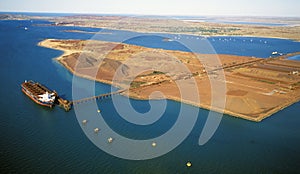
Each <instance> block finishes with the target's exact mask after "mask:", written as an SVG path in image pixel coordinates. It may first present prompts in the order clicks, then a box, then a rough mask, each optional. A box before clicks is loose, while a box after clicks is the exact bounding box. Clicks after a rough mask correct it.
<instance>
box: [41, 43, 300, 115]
mask: <svg viewBox="0 0 300 174" xmlns="http://www.w3.org/2000/svg"><path fill="white" fill-rule="evenodd" d="M39 45H40V46H44V47H48V48H52V49H58V50H62V51H64V54H63V55H62V56H60V57H59V58H57V60H58V61H59V62H60V63H61V64H62V65H64V66H65V67H66V68H67V69H68V70H70V71H71V72H72V73H74V74H76V75H79V76H82V77H85V78H89V79H94V80H97V81H100V82H104V83H108V84H112V85H115V86H118V87H121V88H125V89H126V88H129V91H128V92H127V95H128V96H129V97H132V98H137V99H142V100H144V99H145V100H148V99H160V98H168V99H172V100H176V101H180V102H184V103H188V104H192V105H195V106H199V107H201V108H205V109H209V110H214V111H218V112H222V111H224V112H225V113H226V114H229V115H232V116H236V117H240V118H244V119H247V120H251V121H261V120H262V119H264V118H266V117H268V116H271V115H272V114H273V113H276V112H277V111H279V110H281V109H283V108H285V107H287V106H289V105H291V104H293V103H295V102H297V101H299V99H300V75H299V72H300V62H298V61H290V60H285V58H286V57H287V56H288V55H286V56H281V57H276V58H270V59H260V58H251V57H243V56H234V55H207V54H194V53H189V52H181V51H170V50H162V49H152V48H145V47H141V46H135V45H128V44H122V43H113V42H103V41H82V40H51V39H48V40H44V41H42V42H41V43H39ZM295 54H297V53H295ZM156 91H160V92H161V93H163V95H161V93H156Z"/></svg>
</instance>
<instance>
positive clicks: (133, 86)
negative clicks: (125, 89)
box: [130, 81, 146, 88]
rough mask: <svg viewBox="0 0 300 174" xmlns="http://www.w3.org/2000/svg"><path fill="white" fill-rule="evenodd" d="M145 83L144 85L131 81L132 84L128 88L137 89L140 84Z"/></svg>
mask: <svg viewBox="0 0 300 174" xmlns="http://www.w3.org/2000/svg"><path fill="white" fill-rule="evenodd" d="M145 83H146V82H140V81H133V82H131V84H130V87H131V88H138V87H140V86H141V85H142V84H145Z"/></svg>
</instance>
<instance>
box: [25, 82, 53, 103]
mask: <svg viewBox="0 0 300 174" xmlns="http://www.w3.org/2000/svg"><path fill="white" fill-rule="evenodd" d="M21 87H22V91H23V92H24V93H25V94H26V95H27V96H28V97H29V98H30V99H31V100H33V101H34V102H35V103H37V104H39V105H42V106H46V107H50V108H52V107H53V105H54V104H55V101H56V98H57V94H56V92H55V91H51V90H50V89H48V88H46V87H45V86H43V85H41V84H39V83H36V82H34V81H32V80H30V81H26V80H25V82H23V83H22V84H21Z"/></svg>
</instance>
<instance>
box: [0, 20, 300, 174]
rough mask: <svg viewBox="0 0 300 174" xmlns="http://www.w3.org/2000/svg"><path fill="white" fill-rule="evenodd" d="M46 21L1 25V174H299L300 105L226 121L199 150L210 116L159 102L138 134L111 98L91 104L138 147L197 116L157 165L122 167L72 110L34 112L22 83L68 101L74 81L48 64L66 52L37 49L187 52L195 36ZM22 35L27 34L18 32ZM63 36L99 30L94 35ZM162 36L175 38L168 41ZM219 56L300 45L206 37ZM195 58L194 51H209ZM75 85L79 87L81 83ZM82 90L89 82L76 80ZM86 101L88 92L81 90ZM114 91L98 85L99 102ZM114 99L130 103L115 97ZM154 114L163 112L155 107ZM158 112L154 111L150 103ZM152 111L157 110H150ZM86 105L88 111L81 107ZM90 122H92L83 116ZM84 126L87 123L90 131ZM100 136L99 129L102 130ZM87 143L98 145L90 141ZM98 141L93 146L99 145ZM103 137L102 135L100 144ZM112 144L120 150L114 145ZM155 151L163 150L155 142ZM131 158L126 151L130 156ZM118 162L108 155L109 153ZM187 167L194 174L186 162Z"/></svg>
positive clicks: (144, 106) (143, 107) (145, 105)
mask: <svg viewBox="0 0 300 174" xmlns="http://www.w3.org/2000/svg"><path fill="white" fill-rule="evenodd" d="M44 24H50V23H49V22H47V21H41V20H32V21H30V20H25V21H0V38H1V39H0V50H1V64H0V78H1V80H2V83H1V90H0V95H1V97H2V99H1V100H0V102H1V103H0V104H1V109H0V131H1V134H0V138H1V142H0V153H1V155H0V161H1V164H0V171H1V173H107V174H110V173H111V174H114V173H162V174H164V173H166V174H169V173H299V172H300V169H299V167H298V164H299V161H300V157H299V154H300V150H299V146H300V136H299V131H300V127H299V124H300V117H299V107H300V103H296V104H294V105H292V106H290V107H288V108H286V109H284V110H282V111H279V112H278V113H276V114H274V115H273V116H272V117H269V118H267V119H265V120H264V121H262V122H260V123H255V122H250V121H246V120H243V119H238V118H234V117H231V116H227V115H224V116H223V117H222V121H221V123H220V125H219V127H218V128H217V131H216V132H215V134H214V135H213V137H212V138H211V139H210V140H209V141H208V142H207V143H206V144H204V145H202V146H200V145H198V139H199V136H200V134H201V131H202V130H203V127H204V124H205V122H206V120H207V118H208V114H209V111H207V110H204V109H199V108H195V107H192V106H189V105H185V104H181V103H178V102H174V101H165V102H166V110H165V112H164V113H163V115H162V117H161V118H160V119H159V120H158V121H157V122H155V123H153V124H149V125H144V126H141V125H135V124H132V123H129V122H126V120H124V119H123V118H121V117H119V115H118V112H117V111H116V109H115V107H114V103H113V101H112V99H109V98H108V99H105V100H102V101H99V102H98V103H97V105H98V107H99V108H100V109H101V116H102V117H103V119H104V120H105V121H106V123H107V124H108V125H109V126H110V127H111V129H112V130H114V131H115V132H117V133H119V134H120V135H122V136H124V137H128V138H130V139H135V140H146V139H151V138H155V137H157V136H160V135H162V134H164V133H166V132H167V131H168V130H170V129H171V128H172V126H173V124H174V123H176V121H177V120H178V118H177V117H176V115H178V113H179V112H180V109H187V110H191V111H197V112H199V113H198V116H197V120H196V121H195V123H194V125H185V126H186V127H183V129H185V128H187V129H189V128H188V127H189V126H192V127H191V128H190V129H191V132H190V133H189V134H188V135H187V137H186V138H185V139H183V141H182V143H180V144H179V145H178V146H177V147H176V148H174V149H173V150H172V151H170V152H169V153H166V154H164V155H162V156H159V157H157V158H153V159H148V160H126V159H121V158H118V157H115V156H114V155H111V154H109V153H106V152H105V151H104V150H101V149H99V148H98V147H97V146H95V145H94V144H93V143H92V141H91V140H90V139H89V138H88V136H86V134H85V132H84V131H83V129H82V127H83V128H84V126H82V124H81V120H77V118H78V117H76V114H75V112H74V110H71V111H70V112H65V111H64V110H63V109H61V108H59V107H55V108H54V109H48V108H44V107H41V106H38V105H36V104H35V103H34V102H33V101H31V100H30V99H29V98H28V97H27V96H25V95H24V94H23V93H22V92H21V88H20V84H21V83H22V82H23V81H24V80H30V79H32V80H35V81H38V82H40V83H42V84H45V85H46V86H48V87H49V88H51V89H54V90H56V91H57V92H58V93H59V94H60V95H62V96H63V97H65V98H67V99H70V100H71V99H72V80H73V75H72V74H71V73H70V72H68V71H67V70H66V69H65V68H64V67H62V66H61V65H60V64H58V63H57V62H56V61H55V60H53V58H55V57H58V56H59V55H61V54H62V52H60V51H57V50H52V49H47V48H43V47H39V46H37V44H38V42H40V41H42V40H44V39H47V38H56V39H91V38H92V39H99V40H106V41H116V42H117V41H123V42H125V43H129V44H136V45H141V46H146V47H151V48H162V49H170V50H183V51H189V49H188V48H187V47H184V46H182V45H181V44H180V42H179V41H178V38H180V39H181V40H184V39H189V40H191V39H199V40H201V38H199V37H198V38H197V37H196V36H188V35H169V34H151V33H150V34H149V33H148V34H146V33H136V32H129V31H118V30H102V29H92V28H83V27H61V26H47V25H44ZM24 27H27V28H28V30H24ZM64 30H83V31H94V32H97V31H100V32H109V33H112V34H101V35H99V36H94V35H93V34H89V33H72V32H64ZM163 37H168V38H171V39H174V40H175V39H177V40H175V41H170V42H164V41H163V39H162V38H163ZM208 40H209V41H210V43H211V45H212V46H213V47H214V48H215V50H214V51H215V52H216V53H221V54H234V55H242V56H253V57H264V58H267V57H270V56H272V52H273V51H277V52H279V53H284V54H285V53H290V52H297V51H300V43H299V42H294V41H291V40H284V39H270V38H254V37H210V38H208ZM205 51H206V50H205V49H199V52H204V53H212V52H205ZM79 79H80V78H79ZM80 80H82V81H87V83H88V80H84V79H80ZM82 90H83V92H85V91H84V89H82ZM110 90H111V86H110V85H106V84H102V83H96V84H95V93H96V94H102V93H107V92H109V91H110ZM116 99H118V100H126V99H127V98H126V97H123V96H117V98H116ZM156 102H158V105H160V101H156ZM130 103H131V104H132V106H133V107H134V108H135V109H136V111H137V112H140V113H146V112H147V111H149V110H150V109H151V106H152V105H151V102H149V101H139V100H133V99H130ZM154 103H155V102H154ZM152 104H153V103H152ZM83 105H87V106H88V105H89V103H85V104H83ZM187 116H188V115H187ZM86 117H88V115H87V116H86ZM88 124H89V123H88ZM100 129H101V127H100ZM93 136H95V135H94V134H93ZM96 138H97V137H96ZM98 138H99V139H100V138H102V137H101V131H100V134H99V135H98ZM114 141H115V142H113V143H118V139H117V138H116V139H115V140H114ZM156 143H157V148H159V147H160V145H161V144H160V142H159V141H157V142H156ZM134 150H135V149H125V151H134ZM112 153H114V152H112ZM188 161H190V162H191V163H192V166H191V167H187V166H186V163H187V162H188Z"/></svg>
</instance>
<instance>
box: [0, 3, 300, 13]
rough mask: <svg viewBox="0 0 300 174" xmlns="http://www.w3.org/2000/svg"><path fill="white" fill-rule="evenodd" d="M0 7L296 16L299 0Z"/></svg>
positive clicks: (12, 8) (10, 8) (5, 8)
mask: <svg viewBox="0 0 300 174" xmlns="http://www.w3.org/2000/svg"><path fill="white" fill-rule="evenodd" d="M0 11H2V12H49V13H98V14H138V15H181V16H190V15H195V16H197V15H225V16H290V17H300V0H205V1H204V0H171V1H167V0H0Z"/></svg>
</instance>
